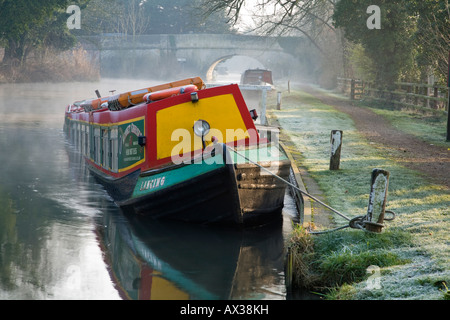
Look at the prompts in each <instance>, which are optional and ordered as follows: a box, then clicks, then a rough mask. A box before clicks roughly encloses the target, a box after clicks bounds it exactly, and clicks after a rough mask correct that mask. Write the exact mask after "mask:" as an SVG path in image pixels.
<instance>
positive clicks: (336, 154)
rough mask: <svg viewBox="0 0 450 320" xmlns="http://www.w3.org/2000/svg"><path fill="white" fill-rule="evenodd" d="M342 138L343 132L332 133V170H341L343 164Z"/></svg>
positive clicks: (335, 131) (334, 131)
mask: <svg viewBox="0 0 450 320" xmlns="http://www.w3.org/2000/svg"><path fill="white" fill-rule="evenodd" d="M342 136H343V132H342V131H341V130H333V131H331V158H330V170H339V166H340V163H341V149H342Z"/></svg>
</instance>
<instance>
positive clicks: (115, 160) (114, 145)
mask: <svg viewBox="0 0 450 320" xmlns="http://www.w3.org/2000/svg"><path fill="white" fill-rule="evenodd" d="M109 138H110V140H109V144H110V165H111V171H113V172H118V171H119V135H118V130H117V127H114V128H111V132H110V137H109Z"/></svg>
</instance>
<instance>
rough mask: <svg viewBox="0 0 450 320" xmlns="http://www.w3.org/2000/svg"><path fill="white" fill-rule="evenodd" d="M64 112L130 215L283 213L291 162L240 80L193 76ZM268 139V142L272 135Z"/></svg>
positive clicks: (234, 219) (224, 217) (235, 220)
mask: <svg viewBox="0 0 450 320" xmlns="http://www.w3.org/2000/svg"><path fill="white" fill-rule="evenodd" d="M97 96H98V97H97V98H95V99H90V100H83V101H78V102H75V103H73V104H71V105H69V106H68V107H67V108H66V112H65V123H64V131H65V132H66V135H67V137H68V138H69V140H70V141H71V142H72V143H73V144H74V145H75V146H76V147H77V148H78V150H79V151H80V152H81V153H83V155H84V157H85V160H86V163H87V164H88V168H89V170H90V171H91V172H92V173H93V175H94V176H95V177H96V178H97V179H98V180H99V181H100V182H101V183H102V184H103V185H104V186H105V188H106V190H107V191H108V193H109V194H110V196H111V197H112V198H113V200H114V201H115V203H116V204H117V205H118V206H120V207H121V208H122V209H123V210H124V211H125V212H132V213H134V214H138V215H143V216H149V217H152V218H157V219H159V218H161V219H173V220H181V221H186V222H195V223H201V224H237V225H259V224H264V223H267V222H270V221H273V220H276V219H279V218H280V216H281V211H282V208H283V204H284V196H285V189H286V184H285V183H284V182H283V181H281V180H280V179H278V178H277V177H275V176H274V175H277V176H279V177H281V178H283V179H285V180H287V179H288V177H289V172H290V161H289V159H288V157H287V156H286V154H285V153H284V151H283V150H282V148H281V147H280V146H279V145H278V143H277V141H272V140H276V139H270V136H271V135H270V134H266V133H265V132H266V131H267V130H268V129H267V128H265V127H262V126H259V127H258V129H257V127H256V126H255V124H254V120H255V119H256V117H255V112H253V111H252V112H251V111H249V110H248V108H247V105H246V103H245V101H244V99H243V97H242V94H241V92H240V90H239V87H238V85H226V86H220V87H213V88H206V87H205V85H204V83H203V81H202V79H201V78H198V77H197V78H189V79H185V80H180V81H176V82H172V83H166V84H161V85H158V86H153V87H149V88H145V89H140V90H136V91H130V92H126V93H122V94H117V95H113V96H109V97H100V95H99V94H97ZM267 137H269V138H267Z"/></svg>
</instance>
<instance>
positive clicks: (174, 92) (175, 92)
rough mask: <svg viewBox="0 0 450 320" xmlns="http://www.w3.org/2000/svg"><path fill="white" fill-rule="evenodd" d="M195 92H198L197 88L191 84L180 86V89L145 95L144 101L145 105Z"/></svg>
mask: <svg viewBox="0 0 450 320" xmlns="http://www.w3.org/2000/svg"><path fill="white" fill-rule="evenodd" d="M197 90H198V88H197V86H195V85H193V84H190V85H187V86H182V87H176V88H170V89H164V90H160V91H155V92H150V93H147V94H146V95H144V101H146V102H147V103H150V102H152V101H158V100H162V99H166V98H170V97H173V96H177V95H179V94H183V93H191V92H194V91H197Z"/></svg>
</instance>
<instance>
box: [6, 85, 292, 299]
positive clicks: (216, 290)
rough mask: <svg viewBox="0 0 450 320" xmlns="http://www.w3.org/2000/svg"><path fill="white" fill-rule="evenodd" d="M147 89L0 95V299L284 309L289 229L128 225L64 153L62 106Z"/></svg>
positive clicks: (56, 88) (37, 89)
mask: <svg viewBox="0 0 450 320" xmlns="http://www.w3.org/2000/svg"><path fill="white" fill-rule="evenodd" d="M148 85H149V82H142V83H137V82H130V81H121V82H119V81H112V80H106V81H102V82H101V83H94V84H93V83H70V84H20V85H9V84H8V85H0V98H1V100H0V101H1V104H0V163H1V166H0V299H123V298H126V299H141V298H143V299H176V298H179V299H285V298H286V289H285V286H284V272H283V269H284V268H283V263H284V261H283V260H284V259H283V258H284V252H283V251H284V250H283V244H284V240H285V233H286V232H288V231H287V230H288V229H289V221H287V222H286V221H284V223H283V221H280V223H279V224H276V225H272V226H270V227H264V228H257V229H253V230H247V231H236V230H229V229H220V228H209V227H208V228H205V227H200V226H193V225H185V224H177V223H167V222H166V223H162V222H148V221H145V222H144V221H139V220H137V219H136V218H135V217H126V216H124V215H123V214H122V212H121V211H120V209H118V208H117V207H116V206H115V205H114V204H113V203H112V202H111V200H110V198H109V197H108V195H107V194H106V192H105V191H104V189H103V187H102V186H101V185H99V184H97V183H96V182H95V181H94V180H93V178H92V177H91V176H89V173H88V172H87V170H86V168H85V166H84V164H83V161H82V159H81V157H80V156H79V154H78V153H77V152H76V151H75V150H73V149H72V148H71V146H70V145H68V144H67V143H66V140H65V138H64V134H63V132H62V125H63V113H64V107H65V105H67V104H68V103H69V102H73V101H75V100H79V99H80V98H87V97H92V96H93V92H94V90H95V89H99V90H100V92H101V93H103V94H104V95H106V94H107V93H108V91H109V90H113V89H115V90H119V91H125V90H131V89H134V88H137V87H141V86H142V87H146V86H148ZM292 208H293V204H292V202H291V201H290V199H289V198H287V209H286V213H287V214H290V213H291V212H293V209H292ZM287 220H289V219H287ZM286 225H287V226H288V227H286Z"/></svg>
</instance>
